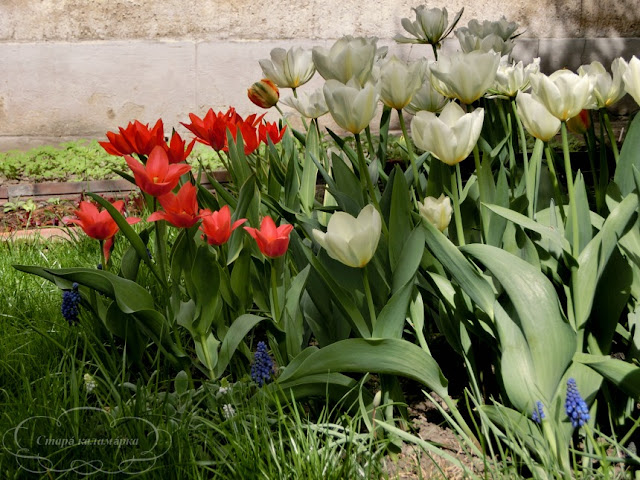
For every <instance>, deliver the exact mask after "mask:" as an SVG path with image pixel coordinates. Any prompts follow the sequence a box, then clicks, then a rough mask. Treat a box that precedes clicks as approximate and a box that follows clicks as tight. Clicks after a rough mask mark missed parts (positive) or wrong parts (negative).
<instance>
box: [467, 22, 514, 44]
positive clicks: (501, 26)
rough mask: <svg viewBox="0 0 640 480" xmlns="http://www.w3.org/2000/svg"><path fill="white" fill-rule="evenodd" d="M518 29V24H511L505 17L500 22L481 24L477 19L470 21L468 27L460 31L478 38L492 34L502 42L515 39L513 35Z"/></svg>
mask: <svg viewBox="0 0 640 480" xmlns="http://www.w3.org/2000/svg"><path fill="white" fill-rule="evenodd" d="M517 29H518V24H517V23H516V22H509V21H508V20H507V19H506V18H505V17H504V16H503V17H502V18H501V19H500V20H498V21H491V20H485V21H484V22H482V23H480V22H479V21H478V20H476V19H475V18H474V19H473V20H470V21H469V23H468V24H467V26H466V27H461V28H459V29H458V31H460V30H464V31H467V32H469V33H470V34H471V35H475V36H476V37H480V38H484V37H487V36H489V35H491V34H494V35H497V36H498V37H500V38H501V39H502V40H504V41H507V40H509V39H511V38H513V34H514V33H515V31H516V30H517Z"/></svg>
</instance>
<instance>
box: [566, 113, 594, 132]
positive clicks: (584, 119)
mask: <svg viewBox="0 0 640 480" xmlns="http://www.w3.org/2000/svg"><path fill="white" fill-rule="evenodd" d="M590 126H591V119H590V118H589V110H586V109H585V110H582V111H581V112H580V113H579V114H578V115H576V116H575V117H571V118H570V119H569V120H567V128H568V129H569V130H570V131H572V132H573V133H575V134H578V135H584V134H585V133H587V130H589V127H590Z"/></svg>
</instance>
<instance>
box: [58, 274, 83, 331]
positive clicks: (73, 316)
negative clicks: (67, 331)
mask: <svg viewBox="0 0 640 480" xmlns="http://www.w3.org/2000/svg"><path fill="white" fill-rule="evenodd" d="M79 304H80V292H78V284H77V283H75V282H74V284H73V286H72V290H65V291H63V292H62V307H61V308H60V310H61V312H62V316H63V317H64V318H65V320H66V321H67V322H69V325H73V324H75V323H77V322H78V314H79V313H80V312H79V310H78V305H79Z"/></svg>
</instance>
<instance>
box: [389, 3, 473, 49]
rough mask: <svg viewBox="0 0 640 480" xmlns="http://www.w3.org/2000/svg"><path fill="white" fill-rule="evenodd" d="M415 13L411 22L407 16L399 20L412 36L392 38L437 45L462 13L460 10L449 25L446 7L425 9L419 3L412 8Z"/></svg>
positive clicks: (403, 41) (424, 6)
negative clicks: (414, 18)
mask: <svg viewBox="0 0 640 480" xmlns="http://www.w3.org/2000/svg"><path fill="white" fill-rule="evenodd" d="M412 10H413V11H414V12H415V13H416V20H415V21H414V22H412V21H411V20H409V19H408V18H403V19H402V20H401V23H402V27H403V28H404V29H405V30H406V31H407V32H409V34H411V36H412V37H413V38H409V37H405V36H402V35H396V36H395V37H394V40H395V41H396V42H398V43H425V44H431V45H437V44H438V43H440V42H441V41H442V40H443V39H444V38H445V37H446V36H447V35H449V33H451V30H453V28H454V27H455V26H456V24H457V23H458V21H459V20H460V16H461V15H462V10H460V11H459V12H458V13H457V14H456V16H455V18H454V20H453V22H452V23H451V25H449V26H448V27H447V24H448V23H449V14H448V13H447V9H446V8H443V9H442V10H441V9H439V8H431V9H428V10H427V7H426V5H420V6H419V7H417V8H413V9H412Z"/></svg>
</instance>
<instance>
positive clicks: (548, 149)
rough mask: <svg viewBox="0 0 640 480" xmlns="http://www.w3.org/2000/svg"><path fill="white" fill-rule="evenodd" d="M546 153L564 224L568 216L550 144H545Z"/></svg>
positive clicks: (554, 194)
mask: <svg viewBox="0 0 640 480" xmlns="http://www.w3.org/2000/svg"><path fill="white" fill-rule="evenodd" d="M544 151H545V154H546V157H547V167H549V174H550V175H551V186H552V187H553V197H554V198H555V200H556V204H557V205H558V208H559V209H560V218H562V223H564V222H565V220H566V218H567V216H566V214H565V213H564V205H563V204H562V194H561V193H560V185H558V175H557V174H556V167H555V165H554V164H553V153H552V152H551V147H550V146H549V143H548V142H547V143H545V147H544Z"/></svg>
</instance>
